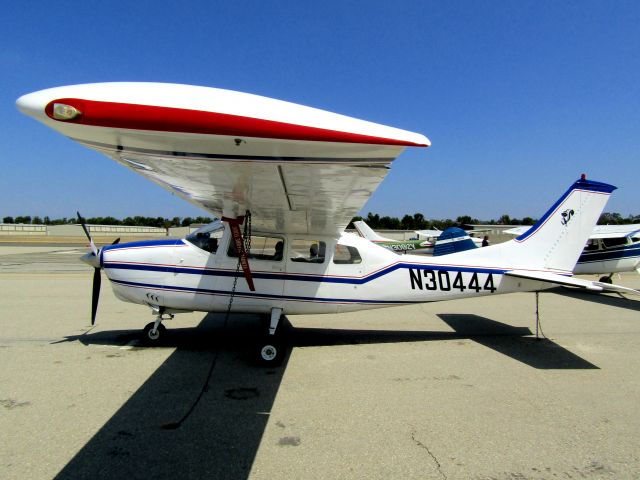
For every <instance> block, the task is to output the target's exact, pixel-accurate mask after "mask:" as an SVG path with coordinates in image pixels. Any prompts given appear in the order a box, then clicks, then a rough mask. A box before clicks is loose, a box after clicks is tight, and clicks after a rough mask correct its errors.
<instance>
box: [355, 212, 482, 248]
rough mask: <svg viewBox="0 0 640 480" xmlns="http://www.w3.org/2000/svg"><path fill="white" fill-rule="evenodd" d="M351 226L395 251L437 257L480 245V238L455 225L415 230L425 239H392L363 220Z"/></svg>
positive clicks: (363, 236) (364, 235)
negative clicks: (439, 228)
mask: <svg viewBox="0 0 640 480" xmlns="http://www.w3.org/2000/svg"><path fill="white" fill-rule="evenodd" d="M353 226H354V227H355V229H356V231H357V232H358V234H359V235H360V236H361V237H362V238H366V239H367V240H369V241H371V242H373V243H375V244H376V245H379V246H381V247H384V248H386V249H387V250H392V251H394V252H396V253H409V252H411V253H417V254H426V255H433V256H435V257H437V256H440V255H448V254H450V253H455V252H463V251H465V250H469V249H471V248H477V247H479V246H481V245H482V240H480V239H479V238H475V237H471V236H470V235H469V233H468V232H467V231H465V230H463V229H461V228H457V227H449V228H446V229H445V230H437V229H436V230H416V232H415V233H417V234H418V235H419V236H423V237H426V238H427V239H426V240H425V239H421V240H393V239H391V238H386V237H383V236H382V235H380V234H379V233H377V232H376V231H375V230H373V229H372V228H371V227H369V225H367V224H366V222H364V221H363V220H358V221H355V222H353Z"/></svg>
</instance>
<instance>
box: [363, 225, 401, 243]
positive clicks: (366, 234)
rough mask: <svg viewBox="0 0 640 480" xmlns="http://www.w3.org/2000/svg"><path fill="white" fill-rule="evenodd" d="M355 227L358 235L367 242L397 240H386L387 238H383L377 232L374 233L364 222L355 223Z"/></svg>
mask: <svg viewBox="0 0 640 480" xmlns="http://www.w3.org/2000/svg"><path fill="white" fill-rule="evenodd" d="M353 226H354V227H356V230H357V231H358V234H359V235H360V236H361V237H362V238H366V239H367V240H370V241H372V242H393V241H395V240H392V239H390V238H385V237H382V236H380V235H378V234H377V233H376V232H374V231H373V230H372V229H371V228H370V227H369V225H367V224H366V223H364V222H363V221H362V220H358V221H357V222H353Z"/></svg>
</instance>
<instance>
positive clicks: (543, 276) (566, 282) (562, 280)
mask: <svg viewBox="0 0 640 480" xmlns="http://www.w3.org/2000/svg"><path fill="white" fill-rule="evenodd" d="M505 275H506V276H509V277H517V278H524V279H526V280H535V281H538V282H547V283H554V284H556V285H562V286H565V287H576V288H582V289H585V290H590V291H592V292H603V291H607V292H618V293H632V294H634V295H640V291H638V290H634V289H633V288H627V287H622V286H620V285H613V284H610V283H603V282H592V281H590V280H584V279H582V278H576V277H567V276H564V275H558V274H556V273H550V272H530V271H527V270H510V271H508V272H505Z"/></svg>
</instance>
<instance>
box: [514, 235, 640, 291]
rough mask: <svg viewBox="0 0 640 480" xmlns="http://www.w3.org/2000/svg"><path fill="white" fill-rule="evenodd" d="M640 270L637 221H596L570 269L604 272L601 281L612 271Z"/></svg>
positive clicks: (609, 277)
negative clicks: (619, 222) (597, 222)
mask: <svg viewBox="0 0 640 480" xmlns="http://www.w3.org/2000/svg"><path fill="white" fill-rule="evenodd" d="M528 228H529V227H516V228H511V229H509V230H505V231H504V233H508V234H511V235H521V234H522V233H524V232H525V231H526V230H527V229H528ZM634 270H635V271H637V272H638V273H640V224H638V223H636V224H633V225H597V226H596V227H594V229H593V232H592V233H591V235H590V236H589V239H588V241H587V244H586V246H585V247H584V250H583V251H582V255H580V258H578V262H577V263H576V266H575V268H574V269H573V273H574V274H576V275H604V276H602V277H601V278H600V282H604V283H611V282H612V277H613V274H614V273H619V272H633V271H634Z"/></svg>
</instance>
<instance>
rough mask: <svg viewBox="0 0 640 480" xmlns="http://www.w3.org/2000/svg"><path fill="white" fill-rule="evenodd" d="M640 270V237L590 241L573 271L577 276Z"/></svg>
mask: <svg viewBox="0 0 640 480" xmlns="http://www.w3.org/2000/svg"><path fill="white" fill-rule="evenodd" d="M638 269H640V237H638V236H636V237H632V236H628V237H625V236H620V237H613V238H604V239H592V240H589V243H588V244H587V246H586V248H585V249H584V251H583V252H582V254H581V255H580V258H579V259H578V263H577V264H576V267H575V269H574V270H573V271H574V273H575V274H577V275H580V274H597V275H599V274H611V273H618V272H632V271H633V270H638Z"/></svg>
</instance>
